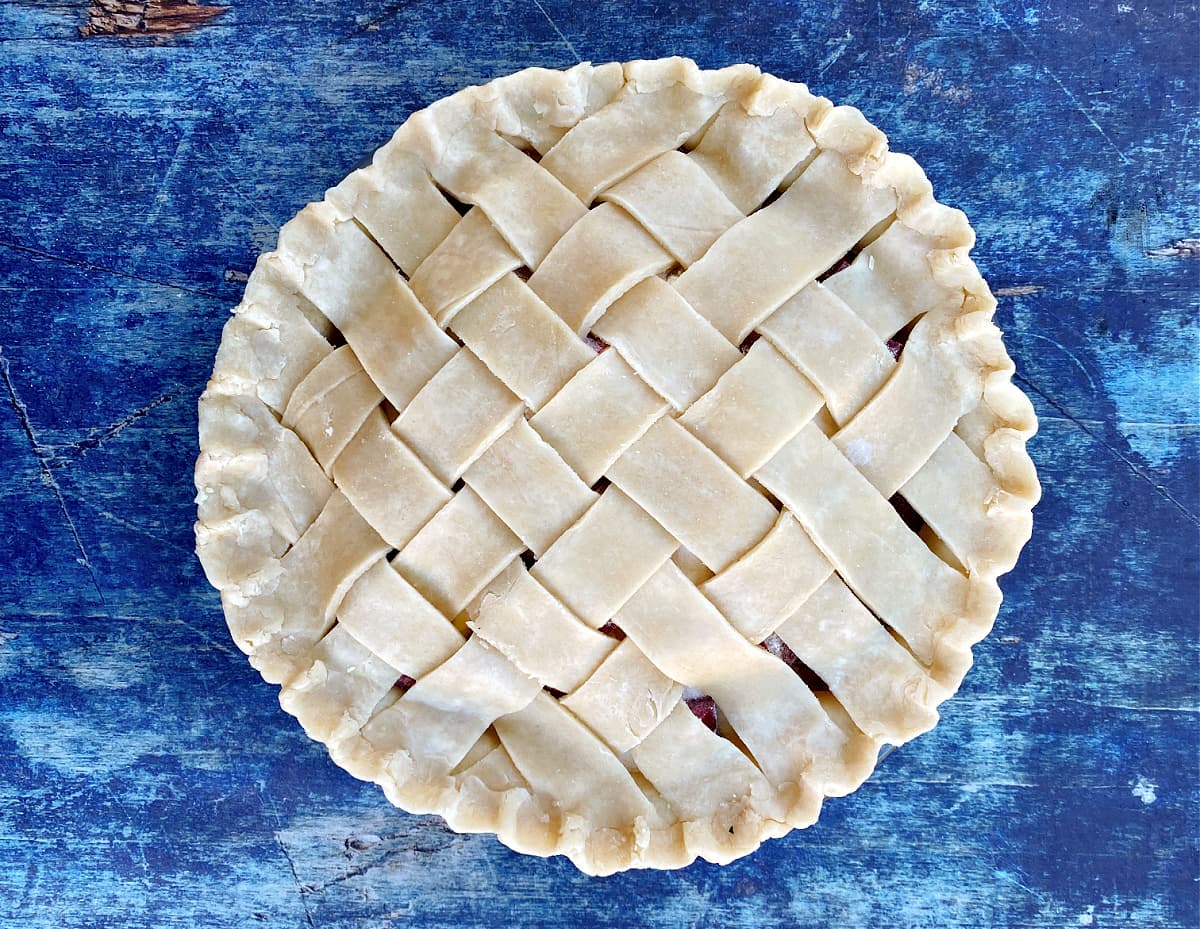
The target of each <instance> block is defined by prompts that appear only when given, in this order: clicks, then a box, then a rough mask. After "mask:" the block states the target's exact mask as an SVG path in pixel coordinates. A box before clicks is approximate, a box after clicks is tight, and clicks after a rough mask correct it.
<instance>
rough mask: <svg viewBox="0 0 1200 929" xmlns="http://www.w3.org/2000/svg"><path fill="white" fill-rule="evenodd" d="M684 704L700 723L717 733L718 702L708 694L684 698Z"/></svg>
mask: <svg viewBox="0 0 1200 929" xmlns="http://www.w3.org/2000/svg"><path fill="white" fill-rule="evenodd" d="M683 702H684V703H686V704H687V706H688V709H689V710H691V711H692V715H693V716H695V717H696V718H697V719H698V720H700V722H702V723H704V725H706V726H708V728H709V729H711V730H712V731H713V732H716V731H717V701H716V700H714V699H713V698H712V697H710V696H709V695H708V694H703V695H702V696H699V697H684V698H683Z"/></svg>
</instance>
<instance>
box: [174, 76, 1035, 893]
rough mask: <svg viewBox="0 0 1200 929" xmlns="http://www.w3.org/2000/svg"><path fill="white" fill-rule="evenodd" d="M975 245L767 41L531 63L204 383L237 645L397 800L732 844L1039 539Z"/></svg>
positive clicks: (897, 709) (506, 827) (564, 843)
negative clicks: (743, 53) (777, 73)
mask: <svg viewBox="0 0 1200 929" xmlns="http://www.w3.org/2000/svg"><path fill="white" fill-rule="evenodd" d="M973 240H974V234H973V232H972V230H971V227H970V226H969V225H968V223H967V220H966V218H965V217H964V216H963V214H962V213H960V212H959V211H957V210H954V209H950V208H947V207H945V206H942V205H941V204H939V203H937V202H936V201H935V200H934V199H933V196H932V194H931V190H930V185H929V182H928V181H927V180H926V178H925V175H924V173H923V172H922V171H921V169H920V168H919V167H918V166H917V164H916V163H915V162H914V161H913V160H912V159H911V158H908V157H906V156H904V155H897V154H893V153H889V152H888V151H887V143H886V139H885V137H884V135H883V134H882V133H881V132H880V131H879V130H878V129H876V128H874V127H873V126H871V125H870V124H869V123H868V122H867V121H866V119H865V118H864V117H863V116H862V114H861V113H860V112H859V111H857V110H855V109H852V108H849V107H842V106H833V105H832V104H831V103H830V102H829V101H827V100H825V99H822V98H820V97H815V96H812V95H811V94H810V93H809V92H808V90H807V89H806V88H805V87H804V85H802V84H795V83H790V82H787V81H783V80H780V79H778V78H775V77H772V76H770V75H766V74H762V73H761V72H759V71H758V70H757V69H755V68H753V67H750V66H747V65H739V66H736V67H731V68H725V69H722V70H719V71H704V70H700V69H699V68H697V66H696V65H695V64H694V63H693V62H691V61H688V60H684V59H670V60H663V61H637V62H632V63H629V64H624V65H621V64H606V65H601V66H592V65H586V64H585V65H579V66H578V67H574V68H571V69H570V70H567V71H548V70H541V69H530V70H526V71H522V72H520V73H518V74H514V75H511V76H509V77H504V78H501V79H499V80H496V81H493V82H492V83H490V84H487V85H485V86H482V87H471V88H468V89H466V90H463V91H461V92H459V93H456V94H454V95H453V96H451V97H448V98H446V99H444V100H441V101H440V102H438V103H436V104H434V105H433V106H431V107H429V108H428V109H426V110H423V111H421V112H419V113H417V114H415V115H414V116H412V118H410V119H409V120H408V121H407V122H406V123H405V124H404V125H403V126H402V127H401V128H400V129H399V130H398V131H397V132H396V134H395V135H394V136H393V138H392V139H391V141H390V142H388V143H387V144H386V145H384V146H383V147H382V148H381V149H379V151H378V152H377V153H376V154H375V157H374V160H373V162H372V163H371V165H370V166H369V167H367V168H364V169H362V170H358V171H355V172H354V173H353V174H351V175H350V176H349V177H347V178H346V179H345V180H344V181H342V183H340V184H338V185H337V186H336V187H334V188H333V189H331V190H330V191H329V192H328V193H327V194H326V196H325V199H324V200H323V201H321V202H320V203H313V204H309V205H308V206H307V207H305V208H304V209H303V210H301V212H300V213H299V214H298V215H297V216H296V217H295V218H294V219H292V220H291V221H290V222H288V223H287V224H286V225H285V226H284V227H283V229H282V230H281V231H280V235H279V244H278V248H277V250H276V251H275V252H273V253H270V254H266V255H263V256H262V257H261V259H260V260H259V262H258V264H257V266H256V268H255V270H254V273H253V274H252V275H251V276H250V280H249V283H248V284H247V287H246V293H245V298H244V300H243V301H242V303H241V304H240V305H239V306H238V307H237V308H236V310H235V311H234V316H233V317H232V319H230V320H229V322H228V323H227V324H226V326H225V330H224V336H223V339H222V341H221V346H220V349H219V351H218V353H217V358H216V364H215V369H214V371H213V376H212V380H211V381H210V383H209V385H208V388H207V390H206V391H205V393H204V395H203V397H202V398H201V401H200V447H201V454H200V458H199V461H198V463H197V466H196V485H197V488H198V491H199V496H198V505H199V521H198V523H197V525H196V537H197V550H198V552H199V554H200V558H201V560H202V562H203V564H204V568H205V571H206V573H207V575H208V577H209V579H210V580H211V581H212V583H213V584H214V585H215V586H216V587H217V588H219V589H220V591H221V600H222V603H223V605H224V609H225V615H226V618H227V620H228V623H229V627H230V629H231V631H232V633H233V637H234V639H235V641H236V642H237V644H238V645H239V646H240V647H241V648H242V649H243V650H244V651H245V652H246V653H247V654H248V655H249V656H250V662H251V664H253V665H254V667H255V668H257V669H258V670H259V671H260V672H261V673H262V676H263V677H264V678H266V680H267V681H269V682H271V683H273V684H280V685H282V691H281V695H280V701H281V703H282V704H283V706H284V708H285V709H286V710H287V711H288V712H290V713H292V714H294V715H295V716H296V717H297V718H298V719H299V720H300V722H301V724H302V725H303V726H304V728H305V730H306V731H307V732H308V734H309V735H310V736H312V737H313V738H314V739H318V740H320V741H321V742H324V743H325V744H326V745H327V746H328V749H329V752H330V755H331V756H332V757H333V759H334V761H336V762H337V763H338V764H339V765H341V766H342V767H344V768H345V769H346V770H348V771H350V772H351V773H353V774H354V775H356V776H358V777H360V778H364V779H367V780H371V781H374V782H376V783H378V784H380V785H382V787H383V789H384V791H385V792H386V794H387V796H388V797H389V799H391V800H392V802H394V803H395V804H397V805H399V806H401V807H403V808H404V809H406V810H410V811H414V812H434V813H438V814H440V815H442V816H443V817H445V819H446V821H447V822H448V823H449V825H450V826H451V827H452V828H454V829H456V830H459V831H463V832H492V833H495V834H496V835H497V836H499V838H500V840H501V841H502V842H504V843H505V844H507V845H509V846H511V847H512V848H514V849H517V850H518V851H522V852H527V853H531V854H536V855H551V854H563V855H567V856H568V857H569V858H570V859H571V860H572V861H573V862H574V863H575V864H576V865H577V866H578V867H579V868H581V869H583V870H585V871H588V872H591V873H595V874H604V873H610V872H613V871H618V870H621V869H625V868H631V867H653V868H674V867H680V866H682V865H686V864H688V863H689V862H691V861H693V860H694V859H695V858H696V857H702V858H705V859H707V860H709V861H714V862H728V861H731V860H733V859H735V858H737V857H739V856H741V855H744V854H746V853H748V852H750V851H752V850H753V849H754V848H756V847H757V846H758V845H759V844H760V843H761V841H762V840H763V839H765V838H769V837H773V836H780V835H783V834H784V833H786V832H788V831H789V830H791V829H793V828H801V827H804V826H808V825H810V824H811V823H813V822H814V821H815V820H816V818H817V815H818V812H819V808H820V805H821V802H822V800H823V798H824V797H827V796H841V795H843V794H847V793H849V792H851V791H853V790H854V789H855V788H857V787H858V786H859V785H860V784H861V783H862V782H863V781H864V779H866V777H867V776H868V775H869V774H870V773H871V771H872V769H873V768H874V766H875V763H876V760H877V758H878V757H879V754H880V750H881V747H882V746H883V745H884V744H885V743H887V744H891V745H897V744H900V743H902V742H904V741H906V740H908V739H911V738H912V737H913V736H915V735H918V734H919V733H921V732H924V731H926V730H928V729H930V728H931V727H932V726H933V725H934V723H935V722H936V721H937V718H938V716H937V709H936V708H937V706H938V704H939V703H941V702H942V701H943V700H945V699H946V698H947V697H948V696H949V695H950V694H952V693H953V692H954V691H955V690H956V689H957V688H958V686H959V684H960V682H961V681H962V678H963V675H964V674H965V673H966V671H967V668H968V667H969V666H970V664H971V652H970V648H971V646H972V645H973V644H975V643H976V642H978V641H979V640H980V639H982V638H983V637H984V636H985V635H986V634H987V633H988V631H989V629H990V628H991V626H992V623H993V622H994V620H995V618H996V614H997V610H998V608H999V604H1000V590H999V587H998V586H997V577H998V575H1000V574H1002V573H1003V572H1005V571H1007V570H1009V569H1010V568H1011V567H1012V566H1013V564H1014V563H1015V560H1016V557H1017V554H1018V552H1019V550H1020V549H1021V547H1022V545H1023V544H1024V542H1025V541H1026V540H1027V539H1028V537H1029V534H1030V529H1031V515H1030V513H1031V509H1032V507H1033V504H1034V503H1035V502H1036V499H1037V496H1038V484H1037V479H1036V476H1035V473H1034V470H1033V466H1032V464H1031V462H1030V459H1029V457H1028V456H1027V454H1026V451H1025V443H1026V440H1027V439H1028V437H1029V436H1030V435H1032V434H1033V431H1034V429H1035V426H1036V421H1035V419H1034V416H1033V411H1032V408H1031V406H1030V404H1029V402H1028V401H1027V399H1026V398H1025V396H1024V395H1023V394H1022V393H1021V392H1020V391H1019V390H1018V389H1017V388H1016V387H1015V386H1014V385H1013V384H1012V381H1011V376H1012V373H1013V366H1012V362H1011V361H1010V360H1009V358H1008V355H1007V354H1006V352H1005V349H1004V346H1003V344H1002V343H1001V339H1000V333H999V331H998V330H997V329H996V327H995V326H994V325H993V323H992V314H993V311H994V309H995V301H994V299H993V298H992V296H991V294H990V293H989V291H988V288H987V285H986V284H985V283H984V281H983V279H982V278H981V276H980V275H979V272H978V271H977V269H976V267H975V265H974V264H973V263H972V261H971V260H970V258H969V257H968V250H969V248H970V247H971V245H972V243H973Z"/></svg>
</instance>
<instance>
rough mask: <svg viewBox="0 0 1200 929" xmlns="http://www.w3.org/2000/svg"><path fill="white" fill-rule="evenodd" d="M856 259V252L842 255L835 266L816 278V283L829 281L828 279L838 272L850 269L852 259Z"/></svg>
mask: <svg viewBox="0 0 1200 929" xmlns="http://www.w3.org/2000/svg"><path fill="white" fill-rule="evenodd" d="M856 257H858V252H854V251H851V252H847V253H846V254H845V255H843V256H842V257H841V258H839V259H838V261H837V264H835V265H834V266H833V267H832V268H830V269H829V270H828V271H826V272H825V273H824V274H822V275H820V276H819V277H818V278H817V280H818V281H827V280H829V278H831V277H833V276H834V275H835V274H837V273H838V272H839V271H845V270H846V269H847V268H848V267H850V265H852V264H853V263H854V259H855V258H856Z"/></svg>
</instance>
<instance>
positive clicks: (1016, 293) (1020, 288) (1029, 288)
mask: <svg viewBox="0 0 1200 929" xmlns="http://www.w3.org/2000/svg"><path fill="white" fill-rule="evenodd" d="M1045 289H1046V288H1045V287H1043V286H1042V285H1041V284H1014V285H1013V286H1012V287H1000V288H998V289H996V290H995V291H993V293H994V294H995V295H996V296H997V297H1028V296H1029V295H1030V294H1040V293H1041V292H1042V291H1043V290H1045Z"/></svg>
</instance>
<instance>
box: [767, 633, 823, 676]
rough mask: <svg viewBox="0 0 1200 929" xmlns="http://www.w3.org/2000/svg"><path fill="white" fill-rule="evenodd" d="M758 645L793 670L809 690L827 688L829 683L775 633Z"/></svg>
mask: <svg viewBox="0 0 1200 929" xmlns="http://www.w3.org/2000/svg"><path fill="white" fill-rule="evenodd" d="M758 647H759V648H762V649H765V650H766V651H768V652H770V653H771V654H772V655H774V656H775V657H776V658H778V659H779V660H780V661H782V662H783V663H784V664H785V665H787V666H788V667H789V668H791V669H792V671H794V672H795V673H796V674H797V675H798V676H799V678H800V679H801V680H802V681H804V683H805V684H807V685H808V687H809V689H810V690H828V689H829V685H828V684H826V683H825V682H824V681H823V680H822V679H821V676H820V675H819V674H817V672H816V671H814V670H813V669H812V668H810V667H809V666H808V665H806V664H805V663H804V662H803V661H801V660H800V659H799V658H798V657H797V656H796V653H795V652H794V651H792V650H791V649H790V648H789V647H788V644H787V642H785V641H783V639H781V638H779V636H777V635H776V634H775V633H771V635H769V636H767V638H766V639H764V640H763V641H762V642H759V643H758Z"/></svg>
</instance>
